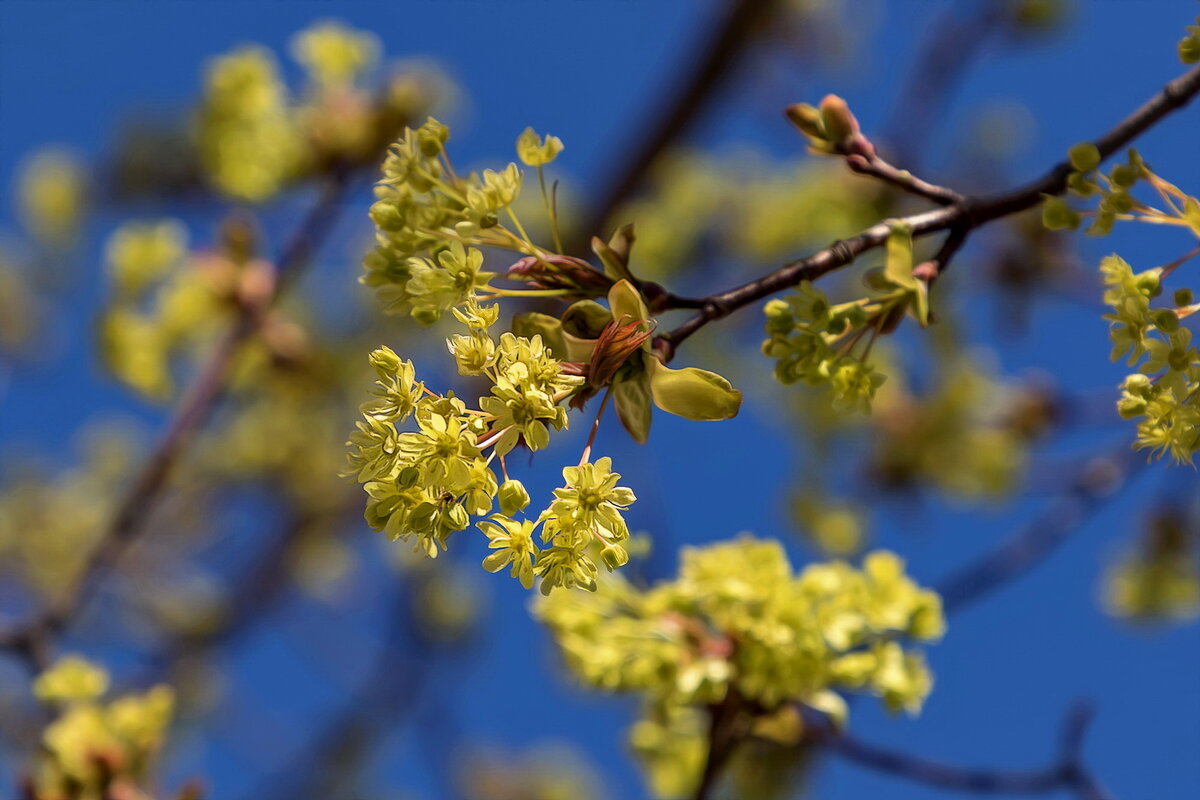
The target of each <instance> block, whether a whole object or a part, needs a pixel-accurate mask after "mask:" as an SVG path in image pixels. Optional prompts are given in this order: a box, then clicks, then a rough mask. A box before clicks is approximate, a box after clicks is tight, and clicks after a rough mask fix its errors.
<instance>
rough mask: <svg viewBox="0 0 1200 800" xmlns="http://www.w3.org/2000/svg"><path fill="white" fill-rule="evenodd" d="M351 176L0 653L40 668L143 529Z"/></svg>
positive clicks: (332, 216)
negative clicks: (92, 535) (106, 518)
mask: <svg viewBox="0 0 1200 800" xmlns="http://www.w3.org/2000/svg"><path fill="white" fill-rule="evenodd" d="M349 178H350V176H349V174H348V173H347V172H344V171H336V172H335V173H334V174H333V175H332V176H331V177H330V178H329V180H328V182H327V184H326V186H325V187H324V189H323V190H322V193H321V196H320V198H319V199H318V200H317V202H316V204H315V205H314V206H313V208H312V210H311V211H310V212H309V213H308V215H307V216H306V217H305V218H304V220H303V221H302V222H301V224H300V227H299V228H298V229H297V231H296V233H295V235H294V236H293V237H292V239H291V240H290V241H289V242H288V243H287V245H286V246H285V247H284V248H283V250H282V251H281V253H280V256H279V258H278V260H277V261H276V262H275V263H276V270H275V276H276V277H275V281H274V286H273V289H272V291H271V293H270V295H269V296H267V297H265V298H263V299H262V300H261V301H260V302H258V303H246V304H243V305H241V306H239V309H238V312H237V317H236V319H235V320H234V322H233V324H232V326H231V327H230V328H229V330H228V331H227V332H226V333H225V335H224V336H223V337H222V338H221V340H220V341H219V342H218V343H217V345H216V347H215V348H214V349H213V352H212V354H211V355H210V356H209V357H208V360H207V361H206V362H205V363H204V365H203V366H202V367H201V369H200V371H199V373H198V374H197V375H196V377H195V378H194V379H193V381H192V383H191V384H190V385H189V386H188V388H187V389H186V390H185V392H184V394H183V397H182V399H181V400H180V402H179V405H178V407H177V409H176V411H175V414H174V416H173V417H172V419H171V421H170V422H169V423H168V424H167V427H166V429H165V430H164V431H163V433H162V436H161V437H160V438H159V440H158V442H157V444H156V445H155V446H154V449H153V450H152V451H151V453H150V455H149V456H148V457H147V459H146V461H145V462H144V464H143V465H142V468H141V469H140V470H139V472H138V473H137V475H136V477H135V478H134V480H133V482H132V484H131V485H130V488H129V491H128V492H126V493H125V495H124V496H123V497H122V498H121V500H120V502H119V503H118V504H117V508H116V512H115V513H114V514H113V517H112V522H111V523H110V524H109V526H108V528H107V530H106V531H105V532H104V535H103V536H102V537H101V540H100V544H99V545H98V546H97V547H96V549H95V550H94V551H93V552H92V553H91V554H90V556H89V558H88V560H87V563H86V564H85V565H84V567H83V569H82V571H81V572H80V574H79V576H78V578H76V580H75V581H74V583H72V584H71V585H70V586H69V587H67V589H66V591H64V592H63V593H62V594H61V595H60V596H59V598H58V599H57V600H56V601H55V602H53V603H52V604H51V605H50V607H49V608H48V609H47V610H46V611H44V612H43V613H42V614H41V615H40V616H38V617H36V618H35V619H34V620H32V621H30V622H28V623H26V624H25V625H23V626H21V627H19V628H16V629H14V630H10V631H7V632H4V633H0V648H8V649H11V650H14V651H15V652H18V653H20V654H21V655H22V656H23V657H24V658H25V659H26V660H27V661H28V662H30V664H31V665H32V666H35V667H41V666H44V665H45V661H46V651H47V645H48V641H49V640H50V639H51V638H53V636H55V635H56V634H57V633H59V632H60V631H61V630H62V629H63V628H65V627H66V626H67V624H68V623H69V622H70V621H71V618H72V617H73V616H74V614H75V612H76V611H77V610H78V609H79V608H81V607H82V606H83V605H85V604H86V603H87V601H88V599H89V598H90V596H91V594H92V592H93V591H94V590H95V588H96V586H97V583H98V580H99V577H100V575H101V574H103V573H104V572H105V571H106V570H107V569H109V568H110V567H111V566H112V565H113V564H115V563H116V562H117V561H118V560H119V559H120V557H121V556H122V554H124V552H125V551H126V550H127V549H128V547H129V546H130V545H131V544H132V543H133V542H134V541H135V540H136V539H137V537H138V536H139V535H140V534H141V532H142V531H143V529H144V523H145V521H146V519H147V517H148V516H149V514H150V512H151V511H152V510H153V509H154V506H155V504H156V501H157V500H158V498H159V495H160V494H161V492H162V490H163V488H164V487H165V486H166V483H167V479H168V478H169V477H170V474H171V470H172V468H173V467H174V465H175V463H176V462H177V461H178V460H179V457H180V454H181V453H182V452H183V450H184V449H185V447H186V445H187V442H188V441H189V440H190V438H191V436H192V435H193V434H194V433H195V432H196V431H197V430H198V429H199V428H200V427H201V426H202V425H203V424H204V422H205V421H206V420H207V419H208V417H209V415H210V414H211V413H212V411H213V409H214V408H215V407H216V405H217V403H218V401H219V400H220V399H221V396H222V395H223V394H224V390H225V386H226V383H227V379H228V377H229V373H230V370H231V367H232V365H233V362H234V359H235V357H236V355H237V354H238V352H239V351H240V350H241V347H242V345H243V344H244V343H245V342H246V341H247V340H249V339H250V338H251V337H252V336H253V335H254V333H255V332H256V331H257V330H258V326H259V322H260V320H261V318H262V314H263V312H264V311H265V310H266V308H267V307H269V306H270V305H271V304H272V303H273V302H274V300H275V299H276V298H277V297H278V296H279V294H280V292H281V290H282V289H283V287H284V286H286V285H287V283H288V282H289V281H290V280H291V279H292V277H293V276H294V274H295V273H296V272H297V271H298V269H299V268H300V267H301V266H303V265H304V264H305V263H306V262H307V261H308V260H309V258H310V257H311V256H312V254H313V253H314V252H315V250H316V249H317V247H318V246H319V244H320V243H321V242H322V241H323V240H324V239H325V237H326V235H327V234H328V233H329V231H330V230H331V229H332V227H333V223H334V221H335V220H336V218H337V215H336V213H335V211H336V208H337V206H338V204H339V203H340V202H341V200H342V197H343V194H344V193H345V191H346V188H347V186H348V184H349Z"/></svg>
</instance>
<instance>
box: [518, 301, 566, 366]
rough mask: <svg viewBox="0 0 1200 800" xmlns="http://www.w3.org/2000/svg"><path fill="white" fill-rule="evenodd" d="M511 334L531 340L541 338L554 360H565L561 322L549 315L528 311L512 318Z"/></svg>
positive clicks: (564, 343) (564, 344)
mask: <svg viewBox="0 0 1200 800" xmlns="http://www.w3.org/2000/svg"><path fill="white" fill-rule="evenodd" d="M512 332H513V333H514V334H516V335H517V336H524V337H525V338H526V339H532V338H533V337H534V336H541V337H542V342H543V343H544V344H545V345H546V347H549V348H550V352H551V353H553V354H554V357H555V358H559V359H564V358H567V347H566V342H565V340H564V339H563V327H562V321H561V320H560V319H558V318H557V317H552V316H550V315H549V314H541V313H538V312H537V311H530V312H528V313H525V314H517V315H516V316H514V317H513V321H512Z"/></svg>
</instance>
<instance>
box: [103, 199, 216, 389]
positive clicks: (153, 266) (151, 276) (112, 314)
mask: <svg viewBox="0 0 1200 800" xmlns="http://www.w3.org/2000/svg"><path fill="white" fill-rule="evenodd" d="M107 256H108V266H109V270H110V274H111V279H112V282H113V289H114V295H113V298H112V300H111V302H110V304H109V306H108V308H107V309H106V310H105V313H104V316H103V317H102V318H101V320H100V346H101V351H102V355H103V357H104V361H105V363H106V365H107V366H108V368H109V369H110V370H111V371H112V373H113V374H114V375H115V376H116V377H117V378H118V379H119V380H120V381H122V382H123V383H125V384H128V385H129V386H131V387H132V388H134V389H136V390H137V391H138V392H140V393H141V394H143V395H146V396H147V397H150V398H153V399H156V400H164V399H167V398H168V397H169V396H170V394H171V392H172V390H173V388H174V378H173V375H172V362H173V360H174V358H175V357H176V356H177V355H178V354H179V353H180V352H181V351H182V350H184V349H186V348H187V347H188V346H189V345H190V344H192V343H195V342H197V341H199V340H200V339H203V338H204V337H205V336H206V335H207V333H209V332H211V331H212V330H213V326H214V325H217V324H219V323H220V321H221V320H222V319H223V317H224V312H225V311H227V310H228V307H227V306H225V305H224V304H223V303H222V300H221V288H220V284H222V283H223V282H226V280H227V279H228V278H229V276H228V275H227V274H224V273H226V272H228V270H223V269H218V267H219V266H220V265H219V264H218V263H217V261H216V260H212V261H211V263H207V266H210V267H213V268H212V269H207V268H204V267H205V263H206V262H201V261H194V260H190V259H189V258H188V251H187V232H186V230H184V228H183V226H182V225H181V224H179V223H178V222H174V221H159V222H146V223H140V222H131V223H127V224H126V225H124V226H122V227H121V228H118V229H117V231H116V232H114V233H113V235H112V237H111V238H110V239H109V243H108V252H107Z"/></svg>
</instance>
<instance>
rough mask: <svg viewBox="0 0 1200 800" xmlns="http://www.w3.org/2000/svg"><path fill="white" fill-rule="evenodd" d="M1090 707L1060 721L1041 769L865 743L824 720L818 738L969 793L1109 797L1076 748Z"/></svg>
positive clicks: (865, 761)
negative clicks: (963, 761) (986, 764)
mask: <svg viewBox="0 0 1200 800" xmlns="http://www.w3.org/2000/svg"><path fill="white" fill-rule="evenodd" d="M1090 719H1091V711H1090V709H1089V708H1088V707H1087V706H1085V705H1080V706H1077V707H1076V708H1075V709H1072V711H1071V712H1070V713H1068V714H1067V717H1066V720H1065V721H1064V723H1063V734H1062V742H1063V745H1062V749H1061V751H1060V754H1059V756H1058V758H1057V759H1056V760H1055V762H1054V763H1052V764H1050V765H1049V766H1047V767H1043V768H1041V769H1031V770H998V769H988V768H979V767H962V766H957V765H952V764H947V763H945V762H942V761H935V760H933V759H928V758H923V757H921V756H914V755H910V754H908V753H903V752H900V751H898V750H891V749H888V748H885V747H881V746H879V745H874V744H869V743H867V742H864V741H862V740H860V739H857V738H855V737H853V736H850V735H848V734H846V733H838V732H836V731H834V730H833V729H832V728H831V727H829V726H828V725H824V726H822V727H821V728H819V733H818V734H817V735H818V736H819V737H820V738H819V739H818V741H819V743H820V744H821V745H823V746H824V747H825V748H826V749H828V750H829V751H830V752H831V753H833V754H835V755H837V756H839V757H840V758H844V759H846V760H847V761H851V762H853V763H855V764H858V765H860V766H863V767H867V768H868V769H872V770H875V771H876V772H884V773H887V774H889V775H895V776H896V777H898V778H902V779H905V780H910V781H914V782H916V783H921V784H924V785H926V786H935V787H937V788H939V789H952V790H956V791H961V792H968V793H971V794H1015V795H1036V794H1049V793H1051V792H1056V791H1060V790H1068V791H1071V792H1072V793H1074V794H1075V795H1076V796H1077V797H1079V798H1081V800H1101V798H1105V799H1106V800H1107V798H1109V795H1108V794H1107V792H1105V791H1104V789H1102V788H1101V787H1100V785H1099V783H1097V781H1096V780H1095V778H1093V777H1092V776H1091V774H1090V773H1089V772H1088V771H1087V770H1086V769H1085V768H1084V766H1083V765H1082V763H1081V761H1080V753H1079V749H1080V746H1081V744H1082V741H1083V735H1084V733H1085V731H1086V728H1087V724H1088V722H1089V721H1090Z"/></svg>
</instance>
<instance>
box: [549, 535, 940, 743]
mask: <svg viewBox="0 0 1200 800" xmlns="http://www.w3.org/2000/svg"><path fill="white" fill-rule="evenodd" d="M537 613H538V615H539V616H540V617H541V618H542V620H543V621H544V622H545V623H546V624H547V625H549V627H550V629H551V631H552V632H553V634H554V636H555V639H556V640H557V642H558V645H559V647H560V649H561V651H562V653H563V655H564V657H565V658H566V661H567V664H568V665H569V666H570V668H571V669H572V670H573V671H574V672H575V674H576V675H577V676H578V677H579V678H580V679H581V680H582V681H583V682H584V683H586V684H587V685H589V686H592V687H595V688H598V689H603V690H606V691H613V692H636V693H639V694H641V695H642V696H643V697H644V699H645V701H646V709H647V714H646V715H647V719H648V720H649V721H650V725H649V727H647V726H645V725H643V726H641V727H639V728H638V729H636V730H637V732H638V737H637V738H638V739H639V740H640V741H641V744H640V745H639V750H643V751H644V750H652V749H653V748H651V747H649V745H648V743H647V741H646V740H648V739H652V738H653V736H652V735H651V734H652V733H653V730H651V728H654V727H655V726H662V725H664V724H666V723H667V722H669V721H670V720H671V719H673V718H676V717H678V716H679V715H680V713H682V712H681V709H686V708H689V707H693V706H706V705H711V704H716V703H720V702H722V701H723V700H724V699H725V698H726V695H727V693H729V692H736V693H737V695H738V696H739V697H740V698H742V699H743V700H744V701H745V702H747V703H748V704H750V705H751V706H753V707H754V708H756V709H759V711H760V712H761V713H762V714H764V715H766V714H770V713H772V712H774V711H776V710H778V709H780V708H782V707H784V706H789V705H793V704H797V703H799V704H805V705H808V706H811V707H813V708H816V709H818V710H820V711H822V712H825V713H828V714H830V715H831V716H832V717H834V718H835V719H836V720H838V721H839V722H841V721H842V720H843V718H844V717H845V714H846V705H845V701H844V700H843V698H842V695H841V694H840V693H841V692H845V691H856V692H868V693H871V694H874V695H877V696H879V697H881V698H882V699H883V702H884V703H885V705H886V706H887V707H888V708H889V709H892V710H899V709H905V710H908V711H909V712H916V711H917V710H919V709H920V707H921V704H922V702H923V700H924V699H925V696H926V695H927V694H928V693H929V690H930V688H931V686H932V678H931V676H930V673H929V670H928V669H927V667H926V666H925V661H924V659H923V657H922V655H921V653H920V651H918V650H916V649H913V648H911V647H906V644H908V643H910V642H918V641H931V640H935V639H938V638H939V637H941V635H942V634H943V632H944V629H945V624H944V621H943V617H942V611H941V600H940V598H939V597H938V595H937V594H936V593H934V592H932V591H930V590H928V589H922V588H920V587H919V586H917V585H916V584H915V583H914V582H913V581H912V580H911V579H910V578H909V577H907V576H906V575H905V573H904V565H903V562H901V561H900V559H899V558H897V557H896V556H894V555H892V554H891V553H887V552H875V553H871V554H869V555H868V556H867V557H866V558H865V560H864V562H863V567H862V569H861V570H860V569H856V568H854V567H852V566H850V565H849V564H847V563H845V562H840V561H834V562H829V563H824V564H815V565H811V566H809V567H807V568H806V569H804V570H802V571H801V572H800V573H799V574H795V573H793V571H792V568H791V566H790V564H789V563H788V559H787V556H786V554H785V553H784V551H783V548H782V546H781V545H780V544H779V543H778V542H774V541H766V540H758V539H754V538H751V537H742V538H740V539H737V540H734V541H730V542H725V543H721V544H716V545H712V546H708V547H703V548H685V549H684V551H683V555H682V565H681V567H680V571H679V577H678V578H677V579H675V580H673V581H669V582H666V583H661V584H659V585H657V586H655V587H653V588H651V589H648V590H639V589H637V588H635V587H633V586H632V585H630V584H629V583H628V582H626V581H625V580H623V579H621V577H620V576H611V577H609V578H606V579H604V580H602V581H601V582H600V584H599V588H598V590H597V591H596V592H595V593H594V594H583V593H579V592H562V593H557V594H554V595H551V596H550V597H549V598H547V599H546V600H544V601H542V602H541V603H539V604H538V606H537Z"/></svg>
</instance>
